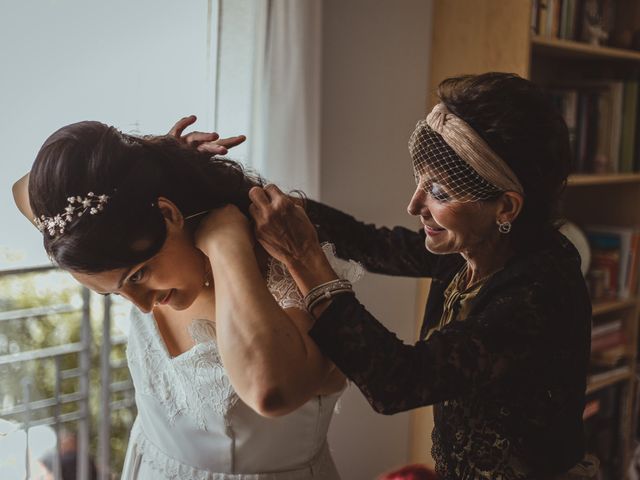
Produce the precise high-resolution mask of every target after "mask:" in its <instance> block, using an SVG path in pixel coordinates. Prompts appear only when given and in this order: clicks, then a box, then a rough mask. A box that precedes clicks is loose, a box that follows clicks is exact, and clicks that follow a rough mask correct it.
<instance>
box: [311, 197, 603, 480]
mask: <svg viewBox="0 0 640 480" xmlns="http://www.w3.org/2000/svg"><path fill="white" fill-rule="evenodd" d="M308 212H309V216H310V217H311V219H312V221H313V222H314V223H315V224H316V225H317V226H318V231H319V234H320V236H321V237H328V238H330V239H331V241H332V242H333V243H334V244H335V245H336V248H337V252H338V255H340V256H342V257H344V258H352V259H355V260H357V261H359V262H361V263H362V264H363V265H364V266H365V268H367V270H369V271H371V272H376V273H383V274H390V275H403V276H416V277H431V278H432V286H431V291H430V294H429V300H428V302H427V307H426V311H425V316H424V323H423V326H422V330H421V337H420V338H421V340H420V341H418V342H417V343H416V344H414V345H406V344H404V343H403V342H402V341H401V340H399V339H398V338H397V337H396V336H395V335H394V334H393V333H392V332H390V331H389V330H387V329H386V328H385V327H384V326H383V325H382V324H381V323H380V322H378V321H377V320H376V319H375V318H374V317H373V316H372V315H371V314H370V313H369V312H368V311H367V310H366V309H365V307H364V306H363V305H361V304H360V303H359V302H358V300H357V299H356V298H355V297H354V296H353V295H340V296H337V297H336V298H335V299H334V301H333V302H332V304H331V305H330V306H329V308H328V309H327V310H326V311H325V312H324V313H323V314H322V315H321V316H320V318H318V320H317V322H316V323H315V325H314V327H313V329H312V330H311V332H310V334H311V336H312V337H313V338H314V340H315V341H316V342H317V343H318V345H319V346H320V348H321V350H322V351H323V352H324V353H325V354H326V355H327V356H328V357H329V358H331V359H332V360H333V361H334V362H335V364H336V365H337V366H338V367H339V368H340V370H342V371H343V372H344V373H345V375H346V376H347V377H349V378H350V379H351V380H352V381H353V382H354V383H355V384H356V385H357V386H358V388H359V389H360V390H361V391H362V393H363V394H364V395H365V397H366V398H367V400H368V401H369V403H370V404H371V405H372V407H373V408H374V409H375V410H376V411H378V412H380V413H383V414H393V413H396V412H401V411H405V410H410V409H413V408H417V407H421V406H424V405H434V420H435V428H434V431H433V450H432V455H433V457H434V459H435V461H436V470H437V471H438V473H439V474H440V476H441V477H442V478H446V479H450V478H451V479H454V478H455V479H475V478H490V479H534V478H535V479H543V478H550V477H552V476H553V475H554V474H558V473H562V472H565V471H566V470H568V469H569V468H571V467H572V466H573V465H574V464H575V463H576V462H578V461H579V460H580V459H581V458H582V457H583V454H584V441H583V423H582V412H583V409H584V392H585V387H586V371H587V364H588V360H589V347H590V329H591V303H590V300H589V296H588V293H587V290H586V286H585V283H584V280H583V277H582V274H581V272H580V260H579V256H578V253H577V251H576V250H575V249H574V248H573V246H572V245H571V244H570V243H569V242H568V240H567V239H566V238H565V237H563V236H562V235H561V234H559V233H552V234H549V235H547V236H546V237H544V238H543V237H541V238H540V241H539V244H538V246H537V247H536V248H535V249H533V250H531V251H529V252H527V253H526V254H520V255H517V256H515V257H513V258H512V259H511V260H510V261H509V262H508V263H507V265H506V266H505V267H504V268H503V269H502V270H501V271H499V272H497V273H496V274H495V275H493V276H492V277H491V278H490V279H489V280H488V281H487V282H486V283H485V284H484V285H483V286H482V288H481V289H480V291H479V292H478V294H477V296H476V297H475V298H474V299H473V300H472V304H471V306H470V309H469V313H468V316H467V317H466V319H465V320H463V321H454V322H450V323H448V324H447V325H445V326H443V327H442V328H440V329H438V330H436V331H434V332H431V333H430V335H429V338H428V339H425V337H426V333H427V332H428V331H429V330H431V328H432V327H434V326H436V325H437V324H438V322H439V321H440V318H441V316H442V310H443V299H444V291H445V289H446V287H447V286H448V285H449V283H450V281H451V280H452V278H453V277H454V275H455V274H456V272H458V271H459V270H460V268H461V266H462V264H463V262H464V259H463V258H462V257H461V256H459V255H457V254H455V255H433V254H430V253H429V252H428V251H427V250H426V249H425V246H424V233H422V232H421V233H416V232H412V231H410V230H407V229H405V228H400V227H396V228H394V229H392V230H390V229H386V228H376V227H375V226H372V225H365V224H363V223H360V222H358V221H356V220H355V219H354V218H353V217H350V216H348V215H346V214H344V213H342V212H339V211H337V210H335V209H332V208H330V207H327V206H324V205H321V204H318V203H315V202H309V205H308ZM390 301H392V299H390ZM407 321H411V319H407Z"/></svg>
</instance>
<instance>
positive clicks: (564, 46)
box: [411, 0, 640, 478]
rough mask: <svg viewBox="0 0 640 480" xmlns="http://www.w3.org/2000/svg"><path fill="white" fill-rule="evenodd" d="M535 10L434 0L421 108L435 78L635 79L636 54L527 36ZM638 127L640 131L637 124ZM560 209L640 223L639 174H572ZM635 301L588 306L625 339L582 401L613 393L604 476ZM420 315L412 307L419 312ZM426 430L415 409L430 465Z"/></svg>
mask: <svg viewBox="0 0 640 480" xmlns="http://www.w3.org/2000/svg"><path fill="white" fill-rule="evenodd" d="M554 1H555V0H554ZM558 1H561V0H558ZM570 1H573V0H570ZM576 1H582V0H576ZM616 4H617V5H618V7H617V8H619V9H620V11H622V12H623V15H622V16H621V17H620V18H621V21H624V22H626V23H625V25H626V26H627V27H628V26H629V22H635V23H633V24H632V26H633V27H634V28H637V29H638V30H640V7H637V5H640V2H637V1H636V0H616ZM534 7H535V3H534V0H518V1H508V2H507V1H504V0H433V12H432V22H433V30H432V43H431V50H430V52H429V57H428V58H429V60H430V77H429V85H428V92H429V94H430V96H429V100H428V105H426V111H429V110H430V109H431V107H432V106H433V104H434V103H435V101H436V98H435V92H436V88H437V85H438V84H439V83H440V81H442V80H443V79H444V78H447V77H450V76H454V75H459V74H473V73H482V72H486V71H508V72H514V73H517V74H519V75H521V76H523V77H525V78H529V79H531V80H533V81H535V82H536V83H538V84H540V85H542V86H543V87H545V88H549V89H552V88H555V87H557V86H558V85H561V86H568V85H572V83H576V84H577V83H579V82H584V81H592V80H593V77H598V79H599V81H602V82H608V81H611V80H619V81H622V82H625V81H632V80H633V81H636V80H640V51H635V50H630V49H625V48H617V47H611V46H596V45H591V44H587V43H582V42H579V41H574V40H569V39H560V38H555V35H538V34H536V33H533V32H532V28H531V27H532V12H534V11H535V8H534ZM623 17H624V18H623ZM639 108H640V107H639ZM637 130H640V123H638V125H637V126H636V131H637ZM638 134H640V133H638ZM638 144H640V142H638ZM611 151H613V148H612V149H611ZM563 214H564V216H565V217H566V218H567V219H569V220H570V221H571V222H573V223H575V224H577V225H579V226H583V225H597V224H600V225H611V226H616V227H636V226H640V171H630V172H629V171H625V172H624V173H621V172H615V171H612V172H611V173H599V174H594V173H585V172H581V173H575V174H572V175H571V176H570V178H569V182H568V188H567V191H566V195H565V199H564V203H563ZM428 287H429V283H428V281H424V282H422V284H421V285H420V287H419V292H420V293H419V303H420V302H421V301H423V299H424V298H425V296H426V292H427V291H428ZM421 305H424V303H421ZM639 306H640V297H639V296H638V292H637V289H636V290H635V291H633V292H632V293H631V295H630V297H629V298H624V299H615V300H608V301H598V302H594V304H593V318H594V325H601V324H605V323H607V322H618V323H619V324H621V325H622V327H621V331H622V333H623V335H624V337H625V339H626V340H625V343H624V351H625V355H626V356H625V362H624V364H623V365H618V366H616V367H615V368H611V370H609V371H605V372H598V373H595V374H592V375H591V376H590V378H589V379H588V384H587V395H588V398H589V396H591V395H598V394H602V395H606V394H607V393H611V392H617V393H616V395H617V396H616V397H615V398H616V400H615V401H616V402H617V408H618V410H617V411H618V418H617V420H616V421H615V423H614V424H613V425H612V428H614V429H615V432H616V435H617V437H618V441H616V442H615V445H616V447H615V448H616V451H615V452H614V454H615V455H616V456H617V457H616V458H617V459H618V460H616V461H617V462H618V466H617V470H616V472H617V473H616V475H615V476H614V477H608V478H624V477H625V475H626V474H625V473H623V472H626V470H627V466H628V464H629V461H630V459H631V453H632V449H633V448H634V439H635V424H636V423H637V418H636V414H634V411H635V410H634V404H635V402H636V390H637V386H636V383H637V382H636V376H637V374H638V371H639V369H638V368H637V366H636V364H637V360H638V353H637V345H638V344H637V340H638V317H639V312H640V311H639ZM421 314H422V311H421V310H420V308H418V315H419V316H421ZM612 395H613V394H612ZM585 415H586V411H585ZM590 415H599V413H595V414H594V413H590ZM612 422H613V421H612ZM432 427H433V423H432V418H431V417H430V409H428V408H427V409H420V410H418V411H416V412H414V413H413V417H412V448H411V453H412V458H411V460H412V461H415V462H424V463H427V464H433V461H432V459H431V458H430V457H429V456H428V447H429V442H428V441H426V442H425V440H424V439H425V438H428V437H430V433H431V429H432ZM418 447H419V448H418Z"/></svg>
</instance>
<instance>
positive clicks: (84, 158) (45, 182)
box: [29, 122, 262, 273]
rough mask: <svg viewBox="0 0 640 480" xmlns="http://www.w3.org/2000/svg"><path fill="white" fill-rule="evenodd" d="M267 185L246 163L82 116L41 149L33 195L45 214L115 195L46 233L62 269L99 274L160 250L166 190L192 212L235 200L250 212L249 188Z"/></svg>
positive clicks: (39, 210) (31, 189)
mask: <svg viewBox="0 0 640 480" xmlns="http://www.w3.org/2000/svg"><path fill="white" fill-rule="evenodd" d="M261 184H262V181H261V179H260V178H259V177H257V176H253V175H250V174H248V173H246V172H245V171H244V169H243V168H242V166H241V165H240V164H238V163H236V162H233V161H231V160H227V159H220V158H215V157H211V155H210V154H207V153H202V152H198V151H196V150H195V149H193V148H190V147H187V146H184V145H182V144H181V143H179V142H178V141H177V140H176V139H174V138H171V137H153V138H150V139H140V138H136V137H131V136H128V135H123V134H122V133H120V132H119V131H118V130H116V129H115V128H113V127H109V126H107V125H104V124H102V123H99V122H80V123H74V124H71V125H67V126H66V127H63V128H61V129H60V130H58V131H56V132H55V133H53V134H52V135H51V136H50V137H49V138H48V139H47V140H46V141H45V142H44V145H43V146H42V148H40V151H39V152H38V155H37V156H36V159H35V161H34V164H33V167H32V169H31V174H30V177H29V200H30V203H31V208H32V210H33V212H34V214H35V215H36V217H38V218H40V217H41V216H43V215H44V216H45V217H55V216H56V215H58V214H62V213H64V211H65V208H66V207H67V205H68V200H67V199H68V197H71V196H80V197H85V196H87V194H88V193H89V192H93V193H94V194H95V195H103V194H104V195H109V197H110V198H109V201H108V203H107V204H106V205H105V207H104V210H103V211H102V212H100V213H99V214H97V215H89V214H88V213H87V214H85V215H82V216H81V217H74V219H73V220H72V221H71V222H70V223H69V224H67V226H66V227H65V231H64V233H63V234H56V235H55V236H53V237H52V236H50V235H49V234H48V232H47V231H46V230H45V231H44V232H43V237H44V247H45V249H46V251H47V253H48V254H49V255H50V256H51V257H52V259H53V260H54V261H55V262H56V263H57V264H58V265H59V266H60V267H61V268H64V269H66V270H73V271H78V272H83V273H98V272H104V271H108V270H113V269H117V268H125V267H130V266H132V265H135V264H138V263H141V262H144V261H146V260H148V259H149V258H151V257H152V256H153V255H155V254H156V253H157V252H158V251H159V250H160V248H161V247H162V245H163V244H164V241H165V238H166V229H165V222H164V217H163V216H162V214H161V212H160V209H159V208H158V205H157V199H158V197H165V198H167V199H169V200H171V201H172V202H173V203H175V204H176V205H177V207H178V208H179V209H180V211H181V212H182V213H183V215H184V216H185V217H186V216H189V215H193V214H196V213H199V212H202V211H206V210H210V209H213V208H217V207H221V206H223V205H227V204H233V205H236V206H237V207H238V208H239V209H240V210H241V211H242V212H244V213H245V214H248V208H249V204H250V200H249V197H248V191H249V190H250V189H251V187H253V186H255V185H261ZM200 218H201V217H198V219H197V220H195V219H194V221H198V220H199V219H200Z"/></svg>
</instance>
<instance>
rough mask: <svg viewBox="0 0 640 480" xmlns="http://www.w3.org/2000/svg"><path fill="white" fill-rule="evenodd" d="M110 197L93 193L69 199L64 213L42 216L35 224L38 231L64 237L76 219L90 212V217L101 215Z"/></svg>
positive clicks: (35, 220)
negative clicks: (67, 227)
mask: <svg viewBox="0 0 640 480" xmlns="http://www.w3.org/2000/svg"><path fill="white" fill-rule="evenodd" d="M109 198H110V197H109V196H108V195H96V194H94V193H93V192H89V193H87V196H86V197H81V196H75V197H68V198H67V206H66V208H65V209H64V212H62V213H58V214H57V215H55V216H53V217H46V216H44V215H41V216H40V218H37V217H36V218H34V219H33V220H34V223H35V224H36V227H38V230H40V231H41V232H44V231H45V230H46V231H47V232H48V233H49V236H51V237H55V236H56V235H58V234H59V235H62V234H63V233H64V231H65V228H66V226H67V225H68V224H69V223H71V222H72V221H73V219H74V218H77V217H81V216H82V215H83V214H85V213H87V212H89V214H90V215H96V214H97V213H100V212H101V211H102V210H103V209H104V206H105V205H106V204H107V202H108V201H109Z"/></svg>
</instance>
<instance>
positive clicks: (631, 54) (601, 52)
mask: <svg viewBox="0 0 640 480" xmlns="http://www.w3.org/2000/svg"><path fill="white" fill-rule="evenodd" d="M531 46H532V48H533V50H534V51H535V52H536V53H540V54H547V55H554V56H562V57H565V56H567V57H572V58H586V59H601V60H623V61H626V62H628V61H633V62H638V63H640V52H638V51H635V50H626V49H623V48H612V47H599V46H596V45H590V44H588V43H582V42H574V41H572V40H561V39H559V38H547V37H540V36H538V35H534V36H533V37H532V38H531Z"/></svg>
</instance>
